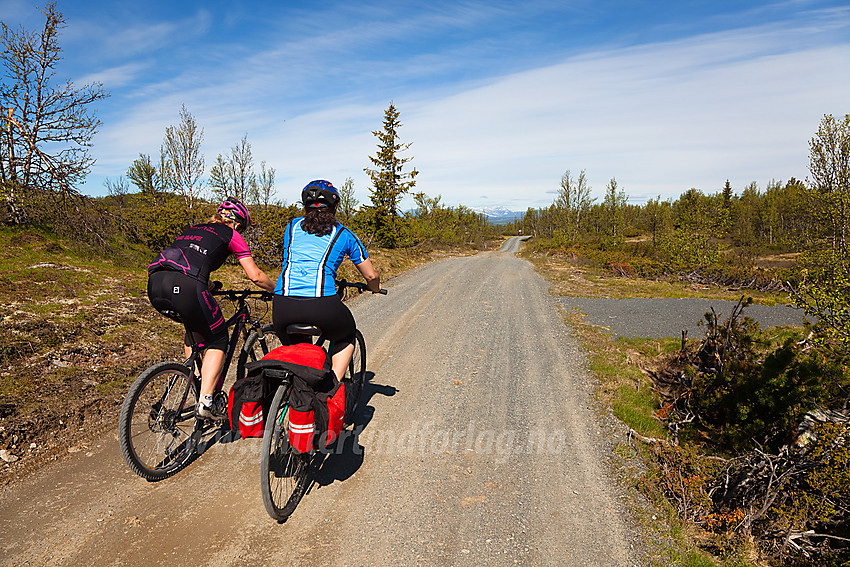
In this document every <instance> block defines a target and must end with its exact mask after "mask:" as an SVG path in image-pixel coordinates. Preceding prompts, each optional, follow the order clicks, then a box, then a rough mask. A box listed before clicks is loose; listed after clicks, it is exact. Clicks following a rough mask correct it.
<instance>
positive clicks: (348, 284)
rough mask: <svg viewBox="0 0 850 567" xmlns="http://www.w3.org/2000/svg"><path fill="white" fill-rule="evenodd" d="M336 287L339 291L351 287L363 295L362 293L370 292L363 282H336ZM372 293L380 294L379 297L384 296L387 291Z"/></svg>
mask: <svg viewBox="0 0 850 567" xmlns="http://www.w3.org/2000/svg"><path fill="white" fill-rule="evenodd" d="M336 285H337V286H338V287H339V288H340V289H345V288H347V287H353V288H354V289H356V290H357V291H359V292H360V293H363V292H364V291H372V290H371V289H369V286H368V285H366V284H365V283H363V282H347V281H345V280H337V281H336ZM373 293H380V294H381V295H386V294H387V290H385V289H382V290H381V291H377V292H373Z"/></svg>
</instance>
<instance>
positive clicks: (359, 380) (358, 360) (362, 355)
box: [343, 330, 366, 425]
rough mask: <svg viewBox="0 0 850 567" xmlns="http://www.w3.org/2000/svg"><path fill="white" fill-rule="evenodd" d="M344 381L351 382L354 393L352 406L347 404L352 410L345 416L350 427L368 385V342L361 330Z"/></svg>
mask: <svg viewBox="0 0 850 567" xmlns="http://www.w3.org/2000/svg"><path fill="white" fill-rule="evenodd" d="M343 379H344V380H349V381H350V383H351V391H352V393H353V399H352V401H351V404H350V405H349V404H346V406H348V408H350V410H349V412H348V415H346V416H345V424H346V425H350V424H352V423H354V415H355V414H356V413H357V404H358V403H360V396H361V395H363V385H364V384H365V383H366V341H365V340H364V339H363V333H361V332H360V331H359V330H357V331H355V337H354V352H353V353H352V354H351V362H349V363H348V368H346V370H345V376H344V377H343ZM346 395H348V392H346Z"/></svg>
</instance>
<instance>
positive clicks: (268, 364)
mask: <svg viewBox="0 0 850 567" xmlns="http://www.w3.org/2000/svg"><path fill="white" fill-rule="evenodd" d="M328 372H329V371H327V370H324V369H319V368H312V367H310V366H303V365H301V364H295V363H293V362H287V361H285V360H273V359H263V360H258V361H256V362H249V363H248V364H246V365H245V373H246V375H247V376H252V375H256V374H260V373H262V374H263V375H264V376H265V377H266V379H272V380H281V381H282V380H289V379H290V378H291V376H290V374H297V375H298V376H300V377H302V378H303V379H304V380H306V381H307V382H308V383H310V384H319V383H322V382H324V380H325V377H326V375H327V373H328ZM330 372H333V370H331V371H330Z"/></svg>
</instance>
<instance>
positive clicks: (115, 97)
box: [0, 0, 850, 211]
mask: <svg viewBox="0 0 850 567" xmlns="http://www.w3.org/2000/svg"><path fill="white" fill-rule="evenodd" d="M39 5H42V3H41V2H39V3H38V4H36V3H35V2H33V1H32V0H0V21H2V22H3V23H5V24H6V25H8V26H10V27H11V28H13V29H20V27H21V26H23V28H24V29H28V30H38V29H40V28H41V27H42V26H43V24H44V17H43V16H42V15H41V14H40V13H39V11H38V8H37V6H39ZM57 7H58V8H59V10H60V11H61V12H62V14H63V15H64V17H65V20H66V27H65V28H64V29H63V30H62V34H61V36H60V40H59V41H60V45H61V46H62V49H63V52H62V55H63V60H62V61H61V63H60V64H59V65H58V66H57V68H56V69H55V71H56V79H57V80H61V81H65V80H71V81H73V83H74V84H75V85H76V86H78V87H81V86H83V85H86V84H90V83H102V84H103V88H104V90H105V91H106V92H108V93H109V95H110V96H109V98H107V99H105V100H103V101H100V102H98V103H97V105H96V107H95V108H94V110H96V113H97V117H98V118H99V119H100V120H101V122H102V125H101V127H100V129H99V131H98V134H97V135H96V136H95V138H94V141H93V142H94V145H93V147H92V148H91V155H92V157H93V158H94V159H95V160H96V163H95V165H94V167H93V168H92V171H91V173H90V174H89V176H88V177H87V179H86V182H85V183H84V184H83V185H81V186H80V187H79V190H80V191H81V192H82V193H85V194H87V195H92V196H97V195H103V194H105V193H106V188H105V182H106V181H107V180H110V181H113V182H115V181H118V180H119V179H120V178H122V177H125V176H126V171H127V169H128V167H129V166H130V164H131V163H132V162H133V160H135V159H136V158H137V157H138V156H139V155H140V154H147V155H150V156H152V157H154V161H158V156H159V149H160V145H161V143H162V140H163V137H164V134H165V130H166V128H167V127H169V126H176V125H178V124H179V122H180V117H179V113H180V109H181V106H182V105H185V106H186V109H187V110H188V111H189V112H190V113H191V114H192V115H193V117H194V118H195V120H196V122H197V124H198V126H200V127H201V128H203V130H204V137H203V144H202V146H201V152H202V154H203V155H204V158H205V164H206V171H207V173H208V172H209V169H210V167H211V166H212V164H213V163H214V162H215V160H216V157H217V156H218V155H227V154H229V153H230V151H231V148H232V147H233V146H235V145H236V144H237V143H238V142H239V141H240V140H241V139H242V137H243V136H246V137H247V140H248V142H250V144H251V147H252V152H253V157H254V162H255V167H256V169H259V164H260V162H261V161H265V162H266V165H267V166H268V167H273V168H274V169H275V189H276V194H277V197H278V198H279V199H281V200H283V201H284V202H287V203H291V202H294V201H297V200H298V198H299V195H300V189H301V188H302V187H303V186H304V185H305V184H306V183H307V182H308V181H310V180H312V179H320V178H321V179H328V180H330V181H331V182H333V183H334V184H335V185H337V186H339V185H341V184H342V183H344V181H345V180H346V179H348V178H351V179H352V181H353V183H354V188H355V191H356V197H357V198H358V199H359V201H360V202H361V203H367V202H369V187H370V180H369V177H368V175H367V174H366V173H365V172H364V171H363V170H364V168H368V167H372V164H371V162H370V161H369V156H374V155H375V154H376V152H377V143H378V140H377V138H376V137H375V136H374V135H373V133H372V132H373V131H374V130H380V129H381V128H382V123H383V119H384V112H385V110H386V109H387V107H388V106H389V105H390V104H393V105H394V106H395V107H396V108H397V110H398V111H399V113H400V121H401V123H402V127H401V128H400V130H399V137H400V141H401V142H403V143H410V144H411V145H410V147H409V149H408V150H406V151H405V152H403V153H402V154H400V155H401V156H402V157H409V158H412V159H411V161H410V162H409V163H408V165H407V168H406V170H409V169H410V168H411V167H415V168H416V169H417V170H418V171H419V175H418V176H417V177H416V187H415V189H414V190H415V191H421V192H424V193H426V194H427V195H429V196H431V197H436V196H440V197H441V200H442V201H441V202H442V203H444V204H446V205H450V206H457V205H466V206H468V207H473V208H486V207H504V208H507V209H510V210H518V211H524V210H526V209H527V208H529V207H545V206H548V205H549V204H551V203H552V202H553V201H554V200H555V198H556V197H557V192H558V189H559V186H560V181H561V177H562V176H563V175H564V173H565V172H566V171H570V173H571V175H572V176H573V177H574V178H575V177H577V176H578V174H579V173H580V172H581V171H585V173H586V177H587V181H588V183H589V185H590V187H591V191H592V196H594V197H597V198H598V199H600V200H601V198H602V196H603V195H604V192H605V188H606V186H607V185H608V184H609V183H610V182H611V180H612V179H614V180H616V183H617V187H618V189H621V190H623V191H624V192H625V193H626V195H627V196H628V198H629V200H630V201H631V202H633V203H638V204H639V203H643V202H645V201H646V200H647V199H652V198H655V197H661V198H662V200H665V199H671V200H675V199H676V198H678V197H679V196H680V195H681V194H682V193H683V192H685V191H687V190H688V189H689V188H692V187H693V188H697V189H699V190H701V191H703V192H705V193H715V192H717V191H720V190H721V189H722V187H723V185H724V184H725V182H726V180H727V179H728V180H729V182H730V183H731V185H732V188H733V190H734V191H735V192H736V193H740V192H741V191H742V190H743V189H744V187H746V186H747V185H749V184H750V183H752V182H755V183H756V184H757V185H758V186H759V188H761V189H765V188H766V186H767V185H768V183H770V182H771V181H779V182H784V181H787V180H788V179H789V178H790V177H796V178H797V179H805V178H806V177H807V176H808V162H809V141H810V140H811V139H812V137H813V136H814V135H815V133H816V132H817V129H818V125H819V123H820V121H821V119H822V118H823V117H824V115H826V114H833V115H835V116H837V117H843V116H844V115H845V114H847V113H850V3H848V2H846V0H845V1H835V0H779V1H753V2H748V1H742V0H715V1H713V2H704V1H701V0H699V1H697V0H675V1H673V0H656V1H649V0H633V1H610V0H528V1H524V2H517V1H514V0H509V1H503V0H481V1H479V0H451V1H443V0H431V1H429V2H414V1H412V0H411V1H408V0H394V1H383V0H381V1H370V0H361V1H359V2H347V1H342V0H323V1H316V2H304V1H298V2H293V1H288V0H278V1H253V2H241V1H239V0H228V1H227V2H223V1H219V0H205V1H195V0H181V1H179V2H176V1H174V0H171V1H167V2H166V1H160V0H148V1H146V2H124V1H118V0H116V1H107V0H87V1H85V2H83V1H81V0H74V1H71V0H64V1H63V0H59V1H57ZM405 205H407V206H412V199H410V198H409V197H406V198H405V201H404V202H403V203H402V206H403V208H404V206H405Z"/></svg>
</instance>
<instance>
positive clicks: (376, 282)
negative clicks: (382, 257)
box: [355, 258, 381, 293]
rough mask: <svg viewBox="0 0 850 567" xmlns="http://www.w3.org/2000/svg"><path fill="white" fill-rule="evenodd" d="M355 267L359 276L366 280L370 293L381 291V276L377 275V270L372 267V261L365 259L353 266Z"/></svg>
mask: <svg viewBox="0 0 850 567" xmlns="http://www.w3.org/2000/svg"><path fill="white" fill-rule="evenodd" d="M355 266H357V269H358V270H359V271H360V275H362V276H363V277H364V278H365V279H366V285H367V286H369V291H371V292H372V293H378V292H379V291H381V276H380V275H378V270H376V269H375V266H373V265H372V260H369V259H368V258H367V259H365V260H363V261H362V262H360V263H359V264H355Z"/></svg>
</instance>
